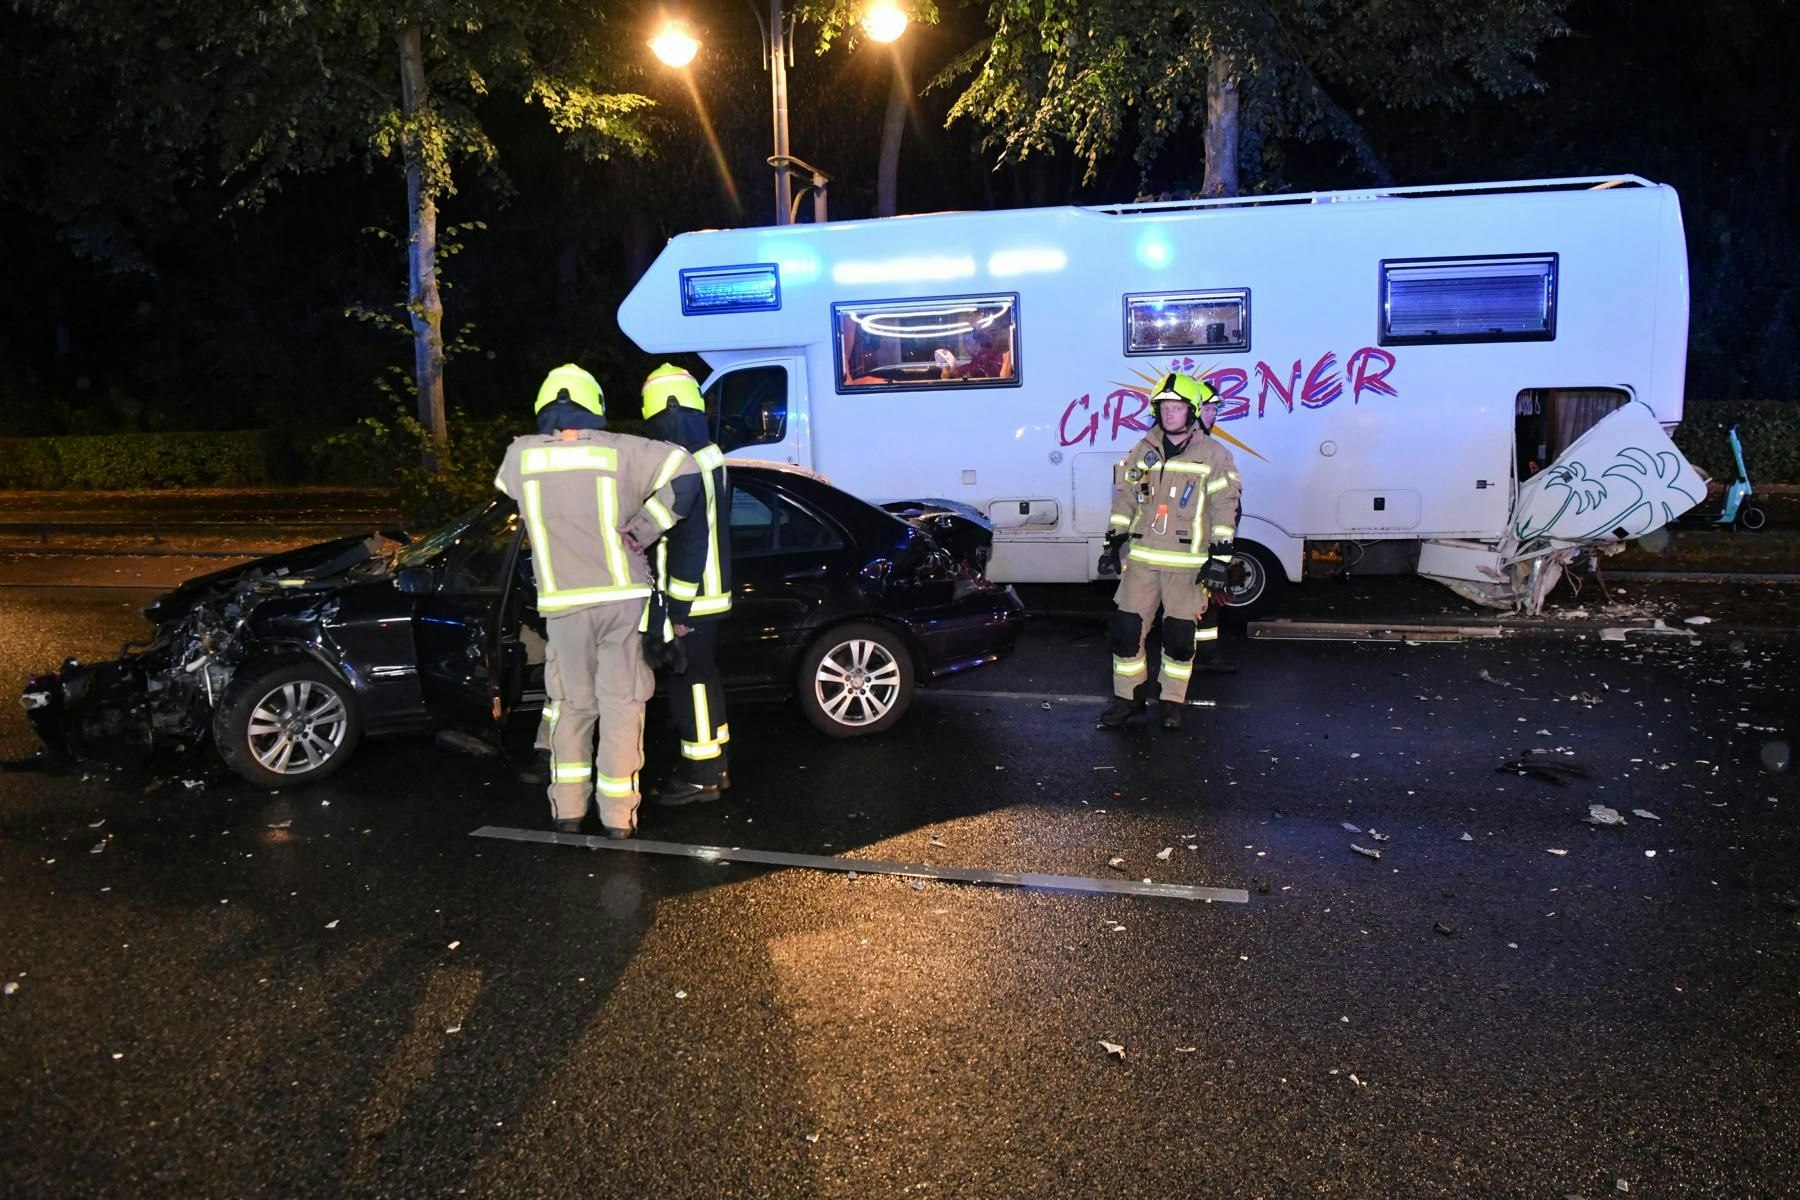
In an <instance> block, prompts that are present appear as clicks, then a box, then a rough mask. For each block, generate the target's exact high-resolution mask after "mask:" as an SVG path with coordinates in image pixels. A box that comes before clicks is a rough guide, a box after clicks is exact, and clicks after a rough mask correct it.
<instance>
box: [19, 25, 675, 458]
mask: <svg viewBox="0 0 1800 1200" xmlns="http://www.w3.org/2000/svg"><path fill="white" fill-rule="evenodd" d="M14 7H15V8H18V9H20V10H22V11H24V12H26V13H28V14H30V15H31V16H33V17H36V18H38V19H39V20H41V21H44V22H47V23H48V24H49V25H50V26H51V27H52V28H53V29H54V30H55V31H56V33H57V34H58V35H60V36H61V37H63V38H66V39H67V41H66V43H64V46H65V51H64V52H65V56H66V60H67V62H68V63H69V64H70V70H72V71H73V70H76V69H77V68H78V65H79V64H81V63H83V62H86V63H87V64H88V66H87V68H86V70H87V72H88V80H87V82H88V83H89V84H90V85H91V84H92V83H93V82H95V80H96V78H97V77H101V75H102V73H104V75H105V76H110V77H111V79H110V82H111V84H112V86H111V88H110V89H109V91H108V92H107V93H106V94H107V95H108V97H109V99H108V101H107V103H106V106H105V111H104V112H103V113H101V114H100V117H101V119H102V123H103V124H104V125H105V126H106V127H107V128H108V129H109V130H110V131H111V134H112V140H113V141H114V143H115V144H119V143H122V144H124V145H125V146H130V145H132V144H133V143H134V142H135V143H136V144H138V145H141V146H143V147H144V148H145V149H146V151H148V152H149V153H147V154H146V156H145V158H146V160H147V161H148V162H150V163H153V164H154V165H155V166H156V167H157V168H159V169H161V170H164V171H167V172H168V173H169V174H170V175H171V176H172V177H176V178H179V179H180V180H181V181H182V183H183V184H184V185H185V187H186V189H187V194H188V195H190V196H195V197H200V198H204V199H207V200H212V201H215V202H217V203H220V204H222V205H223V206H224V207H225V208H226V210H229V208H230V207H232V206H239V207H251V206H255V205H258V204H260V203H261V202H262V201H263V200H264V199H265V198H266V197H267V195H268V194H269V193H270V192H271V191H273V190H277V189H278V188H279V187H280V186H281V183H282V181H283V179H284V178H285V177H287V176H290V175H293V174H295V173H297V172H303V171H311V170H316V169H320V168H323V167H326V166H330V165H334V164H337V163H341V162H345V161H356V160H363V161H372V160H376V159H383V160H390V161H395V160H397V161H398V163H399V165H400V167H401V169H402V172H403V174H404V178H405V185H406V198H407V260H408V278H409V287H408V300H407V306H406V307H407V313H408V319H409V322H410V325H411V330H412V338H413V343H414V378H415V383H416V387H417V398H418V410H419V420H420V423H421V424H422V425H423V426H424V427H425V428H426V429H427V430H428V431H429V432H430V435H431V438H432V440H433V442H434V443H435V444H437V445H440V446H441V445H443V444H444V443H445V440H446V437H447V430H446V427H445V418H444V334H443V321H444V310H443V301H442V297H441V294H440V291H439V286H438V203H439V201H440V200H441V199H443V198H444V197H447V196H450V195H453V194H455V192H456V184H455V181H456V169H457V167H458V165H459V164H473V165H475V166H477V167H480V168H492V167H494V166H495V165H496V162H497V159H498V149H497V147H496V146H495V144H494V143H493V141H492V140H490V138H489V137H488V135H487V133H486V132H485V130H484V128H483V125H482V120H481V117H480V115H479V111H478V110H479V107H480V105H481V104H482V103H483V101H484V100H486V98H488V97H489V96H490V95H493V94H495V93H505V94H511V95H513V96H515V97H518V98H520V99H523V100H524V101H525V102H526V103H528V104H534V105H537V106H540V107H541V108H542V109H543V110H544V112H545V114H546V115H547V116H548V118H549V120H550V123H551V125H552V126H553V127H554V128H555V129H556V130H557V131H558V132H559V133H560V134H562V135H563V137H564V139H565V141H566V143H567V144H568V145H569V146H570V147H571V148H573V149H574V150H576V151H577V152H579V153H581V154H583V155H585V156H587V157H590V158H605V157H608V156H610V155H613V154H617V153H621V152H623V153H627V154H633V155H643V154H646V153H648V151H649V149H650V139H649V137H648V133H647V128H646V121H645V115H646V114H645V113H644V112H643V110H644V109H646V108H648V107H649V106H650V103H651V102H650V101H649V100H648V99H647V98H646V97H643V96H641V95H637V94H633V93H630V92H622V91H610V90H607V89H608V88H609V87H610V86H611V82H610V81H611V80H613V79H615V78H616V77H617V71H616V70H615V69H613V67H612V64H617V63H630V62H633V61H635V57H636V56H635V54H634V53H633V52H626V53H620V52H618V50H617V48H615V47H614V46H613V45H612V44H611V40H610V35H611V30H610V29H609V27H608V26H607V25H606V23H605V20H604V17H603V15H602V14H601V13H600V12H599V11H598V9H597V7H596V6H593V5H590V4H583V3H577V2H575V0H505V2H485V3H484V2H479V0H410V2H408V0H316V2H314V3H306V2H305V0H283V2H281V3H271V4H252V5H245V4H237V3H232V2H230V0H206V2H199V0H190V2H188V3H183V4H180V5H175V6H167V7H165V6H160V5H138V4H134V3H131V2H130V0H106V2H101V3H93V2H79V0H14ZM91 90H92V89H91V87H90V88H89V89H88V91H89V94H91ZM217 211H218V209H216V208H215V210H214V213H213V214H208V215H216V213H217Z"/></svg>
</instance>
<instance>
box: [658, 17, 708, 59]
mask: <svg viewBox="0 0 1800 1200" xmlns="http://www.w3.org/2000/svg"><path fill="white" fill-rule="evenodd" d="M650 50H651V52H652V53H654V54H655V55H656V57H657V58H659V59H661V60H662V61H663V63H664V64H665V65H667V66H671V67H685V66H687V65H688V64H689V63H691V62H693V61H694V55H696V54H698V53H700V43H699V42H698V41H696V40H694V35H693V34H691V33H689V32H688V31H687V26H685V25H683V24H682V23H681V22H680V21H670V22H669V23H668V24H667V25H664V26H663V27H662V32H660V33H658V34H657V35H656V36H655V37H653V38H651V39H650Z"/></svg>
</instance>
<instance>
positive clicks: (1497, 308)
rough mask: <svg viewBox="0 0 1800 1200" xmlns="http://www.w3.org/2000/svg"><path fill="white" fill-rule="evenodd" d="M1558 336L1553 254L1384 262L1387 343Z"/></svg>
mask: <svg viewBox="0 0 1800 1200" xmlns="http://www.w3.org/2000/svg"><path fill="white" fill-rule="evenodd" d="M1555 337H1556V255H1554V254H1523V255H1518V256H1516V257H1491V258H1460V259H1457V258H1435V259H1433V258H1390V259H1384V260H1383V261H1382V264H1381V344H1382V345H1384V346H1417V345H1424V344H1427V343H1432V342H1547V341H1551V340H1553V339H1554V338H1555Z"/></svg>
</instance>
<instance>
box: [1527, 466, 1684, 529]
mask: <svg viewBox="0 0 1800 1200" xmlns="http://www.w3.org/2000/svg"><path fill="white" fill-rule="evenodd" d="M1684 465H1685V464H1684V463H1683V462H1682V460H1681V456H1680V455H1678V454H1674V453H1671V452H1669V451H1666V450H1664V451H1651V450H1645V449H1642V448H1641V447H1637V446H1627V447H1624V448H1622V449H1620V450H1618V451H1616V452H1615V453H1614V455H1613V458H1612V461H1611V462H1610V463H1608V464H1607V466H1606V467H1605V468H1604V469H1603V470H1601V471H1600V473H1599V475H1598V476H1596V475H1594V474H1592V473H1591V472H1590V470H1589V467H1588V465H1587V463H1585V462H1583V461H1582V460H1580V459H1575V460H1573V461H1571V462H1559V463H1557V464H1556V465H1555V466H1552V467H1551V468H1549V469H1548V470H1546V471H1545V472H1544V473H1543V474H1542V475H1540V476H1539V477H1538V478H1536V479H1534V480H1532V481H1531V482H1532V484H1533V485H1534V486H1535V487H1536V488H1537V489H1538V490H1541V491H1543V492H1544V493H1545V494H1546V495H1547V496H1554V495H1555V494H1556V493H1558V492H1561V493H1562V501H1561V503H1560V504H1554V505H1553V506H1549V505H1547V506H1539V505H1521V506H1520V515H1519V519H1518V522H1517V523H1516V524H1515V525H1514V526H1513V536H1514V537H1516V538H1517V539H1518V540H1519V541H1520V542H1525V541H1529V540H1530V539H1532V538H1536V537H1544V536H1553V537H1555V538H1557V539H1558V540H1560V541H1570V542H1581V541H1590V540H1593V539H1595V538H1607V537H1611V536H1613V535H1614V534H1615V532H1616V533H1618V534H1619V535H1620V536H1623V537H1636V536H1638V535H1639V534H1643V533H1648V532H1649V531H1650V530H1652V529H1655V528H1657V527H1659V526H1661V525H1665V524H1667V523H1668V522H1670V521H1672V520H1674V519H1675V517H1676V516H1678V515H1679V514H1681V513H1683V512H1686V511H1687V510H1688V509H1689V508H1692V507H1693V506H1694V505H1695V504H1697V503H1699V497H1697V496H1694V495H1692V494H1691V493H1690V492H1689V491H1688V489H1686V488H1684V487H1682V486H1681V483H1682V480H1681V473H1682V468H1683V466H1684Z"/></svg>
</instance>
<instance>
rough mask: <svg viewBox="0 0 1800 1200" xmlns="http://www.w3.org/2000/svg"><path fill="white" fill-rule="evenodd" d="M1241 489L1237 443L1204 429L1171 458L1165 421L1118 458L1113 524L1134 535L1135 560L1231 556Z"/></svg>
mask: <svg viewBox="0 0 1800 1200" xmlns="http://www.w3.org/2000/svg"><path fill="white" fill-rule="evenodd" d="M1241 491H1242V484H1241V481H1240V480H1239V478H1238V472H1237V462H1236V460H1234V459H1233V458H1232V457H1231V451H1229V450H1227V449H1225V447H1224V446H1222V445H1220V444H1219V443H1218V442H1217V441H1216V440H1214V439H1213V438H1211V437H1209V436H1207V435H1206V434H1205V433H1202V432H1201V431H1200V430H1198V429H1196V430H1195V431H1194V433H1193V436H1191V437H1190V438H1188V443H1187V445H1186V446H1185V447H1183V448H1182V450H1181V453H1179V454H1177V455H1175V456H1174V457H1173V458H1170V457H1168V455H1167V447H1166V445H1165V444H1164V441H1163V432H1162V429H1161V428H1160V427H1157V428H1154V429H1152V430H1151V431H1150V432H1149V433H1148V434H1146V435H1145V436H1144V437H1142V438H1140V439H1139V440H1138V442H1137V444H1136V445H1135V446H1133V447H1132V448H1131V449H1130V451H1129V452H1127V453H1126V455H1125V457H1124V458H1122V459H1120V460H1119V461H1118V462H1117V463H1115V464H1114V465H1113V502H1112V516H1111V524H1110V528H1111V529H1112V530H1115V531H1123V532H1125V533H1127V534H1129V535H1130V536H1131V542H1130V548H1129V549H1128V550H1127V551H1126V552H1125V558H1126V561H1128V562H1134V563H1142V564H1144V565H1145V566H1148V567H1156V568H1159V569H1161V570H1165V571H1198V570H1199V569H1200V568H1201V567H1202V566H1204V565H1205V564H1206V560H1207V559H1208V558H1215V557H1216V558H1219V559H1221V560H1223V561H1225V562H1230V561H1231V543H1232V539H1233V538H1235V537H1236V536H1237V528H1236V526H1237V514H1238V496H1239V493H1240V492H1241Z"/></svg>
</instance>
